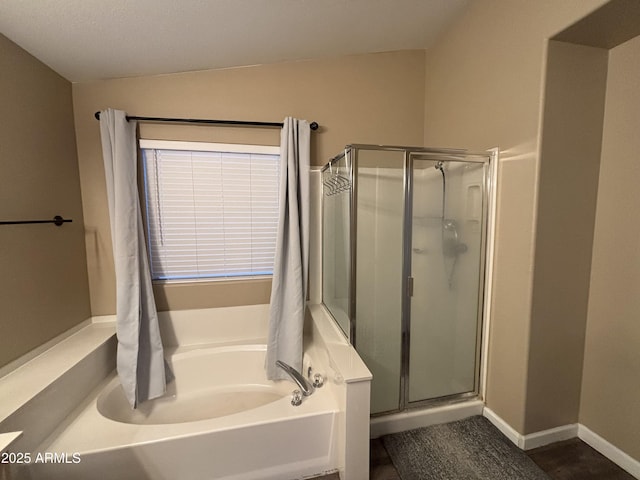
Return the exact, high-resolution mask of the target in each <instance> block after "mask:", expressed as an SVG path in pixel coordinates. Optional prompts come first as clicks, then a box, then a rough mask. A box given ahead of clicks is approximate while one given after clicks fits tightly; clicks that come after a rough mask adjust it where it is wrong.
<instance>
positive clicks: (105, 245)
mask: <svg viewBox="0 0 640 480" xmlns="http://www.w3.org/2000/svg"><path fill="white" fill-rule="evenodd" d="M73 102H74V113H75V122H76V137H77V143H78V157H79V158H78V159H79V165H80V177H81V183H82V201H83V207H84V218H85V228H86V245H87V263H88V272H89V284H90V289H91V309H92V313H93V314H94V315H99V314H110V313H114V310H115V280H114V271H113V259H112V253H111V237H110V233H109V221H108V212H107V202H106V193H105V187H104V174H103V166H102V154H101V150H100V137H99V126H98V122H96V120H95V119H94V117H93V114H94V112H95V111H97V110H101V109H104V108H107V107H111V108H118V109H122V110H125V111H127V112H128V113H129V114H131V115H141V116H169V117H183V118H214V119H231V120H234V119H235V120H260V121H281V120H282V119H283V118H284V117H285V116H288V115H290V116H294V117H298V118H306V119H308V120H310V121H311V120H315V121H317V122H318V123H319V124H320V125H321V130H320V131H318V132H316V133H313V134H312V163H313V164H315V165H322V164H324V163H326V161H327V160H328V159H329V158H330V157H332V156H334V155H336V154H337V153H338V152H339V151H340V150H341V149H342V148H343V147H344V146H345V145H346V144H348V143H387V144H400V145H421V144H422V137H423V120H424V118H423V116H424V109H423V105H424V52H423V51H402V52H393V53H382V54H371V55H358V56H349V57H341V58H336V59H324V60H314V61H305V62H295V63H285V64H278V65H264V66H255V67H247V68H235V69H227V70H215V71H205V72H193V73H185V74H176V75H163V76H154V77H140V78H129V79H119V80H109V81H102V82H94V83H85V84H74V86H73ZM140 132H141V136H142V137H146V138H154V137H156V138H161V137H162V138H175V139H184V140H190V139H193V140H206V141H214V142H216V141H222V142H241V143H242V142H246V143H254V142H255V143H270V144H278V143H279V133H278V131H277V130H256V129H235V128H234V129H229V128H223V127H220V128H217V127H193V126H153V125H142V126H141V129H140ZM269 289H270V286H269V283H268V282H264V281H263V282H257V284H256V282H253V284H250V285H247V284H244V283H239V284H233V285H230V284H229V283H228V282H227V283H226V284H225V283H211V284H207V285H186V286H161V287H158V288H156V293H157V296H158V298H159V307H160V309H165V308H172V309H181V308H202V307H209V306H220V305H233V304H250V303H263V302H268V299H269Z"/></svg>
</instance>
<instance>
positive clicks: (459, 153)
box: [321, 143, 498, 416]
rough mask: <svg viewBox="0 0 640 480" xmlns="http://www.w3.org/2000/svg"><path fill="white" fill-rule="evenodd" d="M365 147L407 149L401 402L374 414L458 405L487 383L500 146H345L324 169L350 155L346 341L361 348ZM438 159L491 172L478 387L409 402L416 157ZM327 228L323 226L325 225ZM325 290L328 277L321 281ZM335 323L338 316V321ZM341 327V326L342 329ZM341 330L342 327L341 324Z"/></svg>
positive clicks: (485, 204) (485, 209)
mask: <svg viewBox="0 0 640 480" xmlns="http://www.w3.org/2000/svg"><path fill="white" fill-rule="evenodd" d="M360 150H375V151H395V152H403V167H402V168H403V173H404V175H403V199H402V203H403V209H404V210H403V212H404V213H403V231H402V282H401V284H402V285H401V287H400V288H401V292H400V295H401V299H402V300H401V303H402V309H401V321H400V324H401V360H400V362H401V368H400V372H401V373H400V378H399V380H400V392H399V393H400V395H399V398H400V401H399V405H398V408H397V409H394V410H388V411H384V412H379V413H375V414H373V415H372V416H381V415H388V414H390V413H397V412H401V411H405V410H407V409H414V408H424V407H428V406H431V405H443V404H451V403H457V402H461V401H465V400H467V399H471V398H477V397H478V396H479V395H481V393H482V390H483V386H484V381H485V379H484V378H483V375H482V371H483V369H484V368H483V365H482V363H483V355H482V353H483V340H484V336H485V334H486V332H485V330H486V326H487V323H488V319H487V318H485V317H486V316H487V314H488V302H489V298H488V291H487V286H488V281H487V271H488V270H489V268H488V267H489V266H488V265H487V260H488V258H490V256H491V253H490V252H489V248H490V246H492V243H493V242H492V240H491V241H490V238H489V237H490V236H491V237H492V236H493V235H490V233H491V232H490V228H492V225H493V221H494V218H493V217H494V215H495V213H494V209H495V205H494V202H495V199H494V195H495V192H494V191H493V188H494V181H495V179H494V177H495V176H496V166H497V157H498V149H497V148H496V149H491V150H488V151H486V152H470V151H467V150H464V149H438V148H427V147H408V146H396V145H371V144H357V143H354V144H349V145H346V146H345V148H344V150H343V152H342V153H340V154H339V155H336V156H335V157H333V158H332V159H331V160H329V162H328V163H327V164H326V165H325V166H324V167H323V168H322V169H321V175H322V174H323V173H325V172H326V171H327V170H329V169H331V168H332V165H333V164H334V163H337V162H339V161H340V160H342V159H343V158H344V159H345V164H346V168H347V170H348V177H349V182H350V184H351V188H350V190H351V191H350V194H349V195H350V199H349V263H350V265H349V288H348V290H349V304H348V312H347V316H348V319H349V332H348V334H347V333H346V332H344V331H343V333H344V334H345V336H346V337H347V340H348V341H349V342H350V343H351V344H352V345H353V347H354V348H356V350H357V337H356V322H357V319H356V315H357V311H356V309H357V305H356V304H357V299H356V291H357V278H356V277H357V276H356V271H357V270H356V268H357V239H358V236H357V221H358V218H357V217H358V215H357V200H358V184H357V181H356V172H357V167H358V152H359V151H360ZM429 156H433V157H437V161H463V162H472V163H483V164H486V166H487V167H486V168H487V171H486V173H485V175H484V177H483V192H482V219H483V221H482V224H481V235H480V237H481V247H480V271H479V285H478V301H477V324H476V355H475V373H474V389H473V391H470V392H464V393H456V394H452V395H447V396H444V397H437V398H430V399H424V400H418V401H410V400H409V374H410V372H409V370H410V350H411V298H412V295H413V292H412V290H413V277H412V276H411V273H412V254H411V253H412V235H413V226H412V216H413V195H414V191H413V188H414V185H413V183H414V181H413V161H414V157H421V158H420V159H425V157H429ZM427 159H429V160H434V161H436V158H427ZM324 188H325V186H324V185H323V188H322V196H323V197H324ZM321 203H322V205H321V218H323V219H324V202H321ZM322 228H323V229H324V224H323V226H322ZM321 239H322V241H321V251H322V252H324V232H323V233H322V235H321ZM322 276H324V268H323V269H322ZM321 284H322V285H323V290H324V279H322V283H321ZM322 303H323V305H325V304H324V292H323V293H322ZM325 308H326V309H327V311H329V313H330V315H331V316H332V317H333V318H334V320H335V317H334V316H333V313H332V312H331V310H330V309H329V308H327V307H326V305H325ZM336 323H338V322H337V320H336ZM340 328H341V327H340ZM341 330H342V328H341Z"/></svg>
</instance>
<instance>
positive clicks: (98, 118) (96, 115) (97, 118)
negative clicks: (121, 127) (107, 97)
mask: <svg viewBox="0 0 640 480" xmlns="http://www.w3.org/2000/svg"><path fill="white" fill-rule="evenodd" d="M93 116H94V117H96V120H100V112H96V113H94V114H93Z"/></svg>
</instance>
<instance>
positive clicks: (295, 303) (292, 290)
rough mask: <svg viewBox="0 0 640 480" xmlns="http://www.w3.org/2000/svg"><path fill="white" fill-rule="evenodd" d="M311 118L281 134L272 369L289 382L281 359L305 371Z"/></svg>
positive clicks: (270, 373) (292, 122) (290, 123)
mask: <svg viewBox="0 0 640 480" xmlns="http://www.w3.org/2000/svg"><path fill="white" fill-rule="evenodd" d="M310 137H311V130H310V128H309V123H308V122H307V121H306V120H297V119H294V118H290V117H287V118H286V119H285V120H284V126H283V128H282V133H281V136H280V217H279V222H278V235H277V240H276V255H275V263H274V267H273V282H272V287H271V302H270V303H271V305H270V310H269V338H268V342H267V358H266V370H267V377H268V378H269V379H271V380H275V379H280V378H288V376H287V375H286V374H284V373H283V372H282V371H280V369H279V368H277V367H276V365H275V362H276V360H282V361H283V362H285V363H287V364H289V365H291V366H292V367H294V368H295V369H296V370H298V371H301V370H302V328H303V324H304V311H305V300H306V292H307V277H308V265H309V163H310V160H309V157H310Z"/></svg>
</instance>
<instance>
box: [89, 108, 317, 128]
mask: <svg viewBox="0 0 640 480" xmlns="http://www.w3.org/2000/svg"><path fill="white" fill-rule="evenodd" d="M94 116H95V117H96V120H100V112H96V113H95V114H94ZM125 118H126V119H127V121H129V120H137V121H139V122H166V123H196V124H204V125H228V126H236V127H267V128H282V125H283V124H282V122H249V121H245V120H207V119H201V118H164V117H134V116H130V115H127V116H126V117H125ZM309 128H311V130H318V128H319V125H318V123H317V122H311V123H310V124H309Z"/></svg>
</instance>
